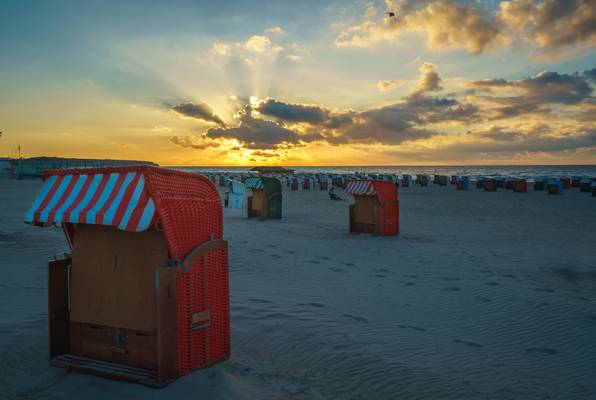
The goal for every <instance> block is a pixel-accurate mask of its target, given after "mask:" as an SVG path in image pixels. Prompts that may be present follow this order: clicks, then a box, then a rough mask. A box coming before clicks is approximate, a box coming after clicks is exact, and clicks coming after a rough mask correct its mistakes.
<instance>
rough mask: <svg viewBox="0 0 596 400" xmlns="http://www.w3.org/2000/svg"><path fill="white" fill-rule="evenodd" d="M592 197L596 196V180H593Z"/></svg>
mask: <svg viewBox="0 0 596 400" xmlns="http://www.w3.org/2000/svg"><path fill="white" fill-rule="evenodd" d="M591 186H592V197H596V181H592V184H591Z"/></svg>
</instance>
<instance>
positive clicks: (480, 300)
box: [474, 296, 493, 303]
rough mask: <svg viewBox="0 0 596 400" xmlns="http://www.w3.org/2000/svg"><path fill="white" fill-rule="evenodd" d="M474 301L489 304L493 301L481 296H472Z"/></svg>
mask: <svg viewBox="0 0 596 400" xmlns="http://www.w3.org/2000/svg"><path fill="white" fill-rule="evenodd" d="M474 300H476V301H479V302H481V303H490V302H492V301H493V299H489V298H488V297H483V296H474Z"/></svg>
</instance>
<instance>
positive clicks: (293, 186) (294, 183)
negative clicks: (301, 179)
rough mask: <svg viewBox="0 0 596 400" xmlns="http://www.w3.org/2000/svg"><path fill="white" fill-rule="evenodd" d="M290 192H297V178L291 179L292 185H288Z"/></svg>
mask: <svg viewBox="0 0 596 400" xmlns="http://www.w3.org/2000/svg"><path fill="white" fill-rule="evenodd" d="M290 190H292V191H296V190H298V179H297V178H292V183H291V185H290Z"/></svg>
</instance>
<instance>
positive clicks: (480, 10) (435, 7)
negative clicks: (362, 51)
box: [335, 0, 596, 54]
mask: <svg viewBox="0 0 596 400" xmlns="http://www.w3.org/2000/svg"><path fill="white" fill-rule="evenodd" d="M386 3H387V4H386V9H388V10H391V11H394V12H395V13H396V17H393V18H390V17H385V18H381V17H380V16H379V12H378V11H377V9H376V7H375V6H374V5H373V4H369V5H368V7H367V9H366V11H365V13H364V16H363V19H362V21H361V22H360V23H358V24H356V25H353V26H350V27H347V28H345V29H344V30H343V31H342V32H340V33H339V35H338V36H337V38H336V40H335V45H336V46H338V47H370V46H373V45H375V44H377V43H380V42H392V41H393V42H395V41H398V40H399V39H400V37H401V36H402V35H404V34H407V33H412V32H418V33H422V34H424V35H425V36H426V40H427V47H428V48H429V49H432V50H444V49H464V50H466V51H468V52H469V53H471V54H481V53H483V52H485V51H487V50H490V49H497V48H502V47H504V46H507V45H510V44H511V43H517V39H521V40H524V41H526V42H527V43H530V44H531V45H533V46H536V47H537V48H539V49H541V50H543V51H546V52H554V51H558V50H560V49H563V48H570V47H574V46H578V45H584V46H594V44H596V2H594V1H593V0H543V1H534V0H511V1H501V2H500V3H499V6H498V9H497V10H493V11H491V10H488V9H487V7H486V5H484V6H483V5H482V2H471V1H464V0H460V1H458V0H436V1H428V0H395V1H393V0H387V1H386Z"/></svg>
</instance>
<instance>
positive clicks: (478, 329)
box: [0, 178, 596, 399]
mask: <svg viewBox="0 0 596 400" xmlns="http://www.w3.org/2000/svg"><path fill="white" fill-rule="evenodd" d="M39 188H40V182H39V181H14V180H8V179H5V178H2V179H0V256H1V260H2V268H0V317H1V319H0V397H3V396H4V397H7V398H51V399H59V398H85V399H87V398H100V397H101V398H129V399H136V398H139V399H140V398H143V399H147V398H177V399H180V398H201V399H243V398H244V399H278V398H282V399H317V398H328V399H397V398H399V399H543V398H553V399H563V398H565V399H574V398H576V399H588V398H596V199H594V198H592V197H590V195H589V194H585V193H579V192H577V190H573V191H567V192H566V193H565V194H564V195H563V196H548V195H546V194H545V193H544V192H529V193H526V194H514V193H512V192H510V191H504V190H500V191H499V192H496V193H485V192H482V191H479V190H476V189H473V190H471V191H469V192H457V191H455V190H454V189H453V187H428V188H420V187H414V188H402V189H400V200H401V217H402V218H401V232H402V234H401V236H400V237H399V238H398V237H391V238H383V237H372V236H370V235H350V234H349V233H348V232H347V230H348V226H347V224H348V218H347V215H348V210H347V207H348V204H350V201H342V202H332V201H329V200H327V195H326V192H319V191H312V192H289V191H287V192H285V193H284V219H283V220H282V221H266V222H260V221H255V220H247V219H245V218H244V215H243V214H241V213H239V212H238V211H236V210H226V212H225V238H226V239H227V240H229V242H230V271H231V275H230V276H231V305H232V307H231V312H232V335H233V337H232V346H233V347H232V353H233V354H232V358H231V359H230V360H229V361H227V362H225V363H223V364H220V365H218V366H216V367H213V368H211V369H208V370H205V371H202V372H197V373H193V374H190V375H187V376H185V377H183V378H181V379H179V380H177V381H176V382H174V383H173V384H171V385H169V386H168V387H167V388H165V389H161V390H156V389H149V388H145V387H143V386H140V385H135V384H128V383H121V382H116V381H111V380H107V379H102V378H98V377H94V376H87V375H80V374H74V373H65V371H64V370H61V369H58V368H53V367H49V366H48V361H47V341H46V335H47V328H46V324H47V311H46V295H47V290H46V287H47V283H46V279H47V277H46V261H47V259H48V258H49V257H50V256H51V255H53V254H55V253H60V252H61V251H64V249H65V247H66V244H65V242H64V239H63V237H62V234H61V232H60V231H59V230H57V229H51V228H50V229H40V228H34V227H31V226H28V225H25V224H24V223H23V222H22V220H23V216H24V214H25V212H26V210H27V209H28V207H29V205H30V203H31V201H32V200H33V198H34V197H35V195H36V193H37V191H38V190H39ZM338 194H340V195H343V193H342V192H341V191H338ZM344 197H346V196H345V195H344Z"/></svg>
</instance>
